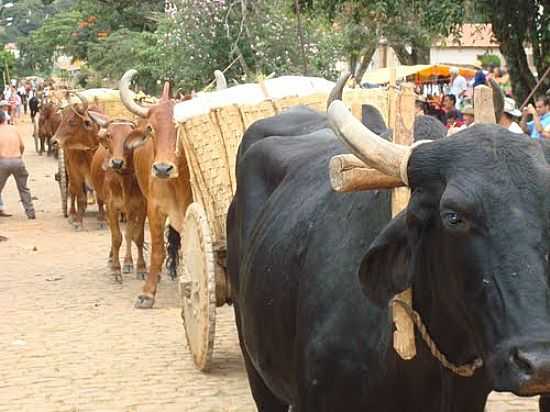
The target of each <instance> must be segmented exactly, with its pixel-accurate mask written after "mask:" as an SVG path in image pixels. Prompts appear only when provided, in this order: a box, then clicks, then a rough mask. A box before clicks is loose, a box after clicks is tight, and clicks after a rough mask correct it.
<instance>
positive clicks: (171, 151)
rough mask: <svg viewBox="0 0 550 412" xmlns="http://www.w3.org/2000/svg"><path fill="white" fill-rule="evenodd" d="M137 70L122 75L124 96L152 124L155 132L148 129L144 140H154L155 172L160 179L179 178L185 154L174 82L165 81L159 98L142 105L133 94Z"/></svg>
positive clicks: (121, 84)
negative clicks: (180, 154) (179, 140)
mask: <svg viewBox="0 0 550 412" xmlns="http://www.w3.org/2000/svg"><path fill="white" fill-rule="evenodd" d="M136 73H137V72H136V71H135V70H129V71H128V72H126V74H125V75H124V76H123V78H122V79H121V81H120V93H121V99H122V101H123V103H124V105H125V106H126V107H127V108H128V110H130V111H131V112H133V113H135V114H137V115H138V116H140V117H142V118H144V119H146V120H147V123H148V125H149V126H150V130H151V131H152V133H146V132H147V129H144V132H145V133H144V134H143V136H142V141H141V144H144V143H145V141H146V140H147V139H148V138H151V139H152V140H153V147H154V161H153V166H152V169H151V174H152V176H153V177H155V178H158V179H175V178H177V177H178V176H179V171H178V168H179V166H180V161H181V158H180V157H178V156H176V144H177V131H176V126H175V125H174V121H173V114H174V105H175V102H174V100H172V98H171V96H170V94H171V93H170V83H169V82H166V83H165V84H164V89H163V92H162V95H161V97H160V100H159V102H158V103H157V104H155V105H154V106H151V107H149V108H145V107H142V106H139V105H138V104H137V103H135V102H134V101H133V99H132V98H131V97H130V96H129V84H130V81H131V79H132V77H133V76H134V75H135V74H136Z"/></svg>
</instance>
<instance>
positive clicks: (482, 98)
mask: <svg viewBox="0 0 550 412" xmlns="http://www.w3.org/2000/svg"><path fill="white" fill-rule="evenodd" d="M474 121H475V122H476V123H490V124H495V123H496V117H495V106H494V102H493V89H491V88H490V87H489V86H485V85H479V86H476V87H475V88H474Z"/></svg>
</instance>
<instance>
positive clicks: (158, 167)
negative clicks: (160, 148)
mask: <svg viewBox="0 0 550 412" xmlns="http://www.w3.org/2000/svg"><path fill="white" fill-rule="evenodd" d="M172 169H174V166H172V165H169V164H166V163H157V164H154V165H153V170H154V171H155V174H156V175H157V176H161V177H168V176H169V175H170V171H171V170H172Z"/></svg>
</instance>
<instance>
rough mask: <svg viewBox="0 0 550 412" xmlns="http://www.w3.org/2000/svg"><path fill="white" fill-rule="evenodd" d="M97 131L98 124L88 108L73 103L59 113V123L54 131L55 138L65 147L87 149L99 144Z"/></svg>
mask: <svg viewBox="0 0 550 412" xmlns="http://www.w3.org/2000/svg"><path fill="white" fill-rule="evenodd" d="M97 115H101V113H97ZM98 133H99V125H98V124H97V123H96V122H94V121H93V119H92V118H91V117H90V115H89V113H88V110H87V109H83V108H82V107H80V105H76V104H74V105H71V106H68V107H66V108H65V109H64V110H63V112H62V113H61V124H60V125H59V127H58V128H57V131H56V133H55V140H56V141H57V142H59V144H60V145H61V146H63V147H65V148H67V149H71V150H89V149H93V148H94V147H97V145H98V144H99V140H98Z"/></svg>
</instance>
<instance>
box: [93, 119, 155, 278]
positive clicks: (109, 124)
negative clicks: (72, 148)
mask: <svg viewBox="0 0 550 412" xmlns="http://www.w3.org/2000/svg"><path fill="white" fill-rule="evenodd" d="M90 117H92V118H93V119H94V120H95V121H96V123H98V124H99V125H100V126H101V127H102V130H101V132H100V133H99V141H100V143H101V146H100V147H99V149H98V150H97V151H96V152H95V154H94V157H93V160H92V166H91V173H92V183H93V185H94V188H95V190H96V193H97V198H98V199H101V200H103V202H104V203H105V207H106V209H107V220H108V223H109V230H110V232H111V252H110V254H109V257H110V261H111V271H112V274H113V276H114V277H115V280H117V281H119V282H122V273H131V272H132V271H133V270H134V264H133V260H132V241H133V242H134V243H135V245H136V246H137V249H138V261H137V267H136V269H137V272H136V274H137V277H138V279H144V278H145V272H146V270H147V269H146V267H145V260H144V258H143V232H144V226H145V217H146V212H147V203H146V200H145V197H144V196H143V194H142V193H141V190H140V188H139V186H138V183H137V180H136V175H135V171H134V162H133V158H132V155H133V148H132V140H133V139H134V138H136V137H137V138H138V139H139V138H140V136H141V134H142V133H143V130H141V129H136V125H135V124H134V123H133V122H131V121H129V120H113V121H106V119H105V118H103V117H98V116H97V115H95V114H94V113H93V112H90ZM121 213H123V214H124V215H125V216H126V221H127V224H126V233H125V235H124V237H125V239H126V256H125V257H124V266H123V268H122V271H121V267H120V258H119V251H120V246H121V244H122V234H121V231H120V224H119V216H120V214H121Z"/></svg>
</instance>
